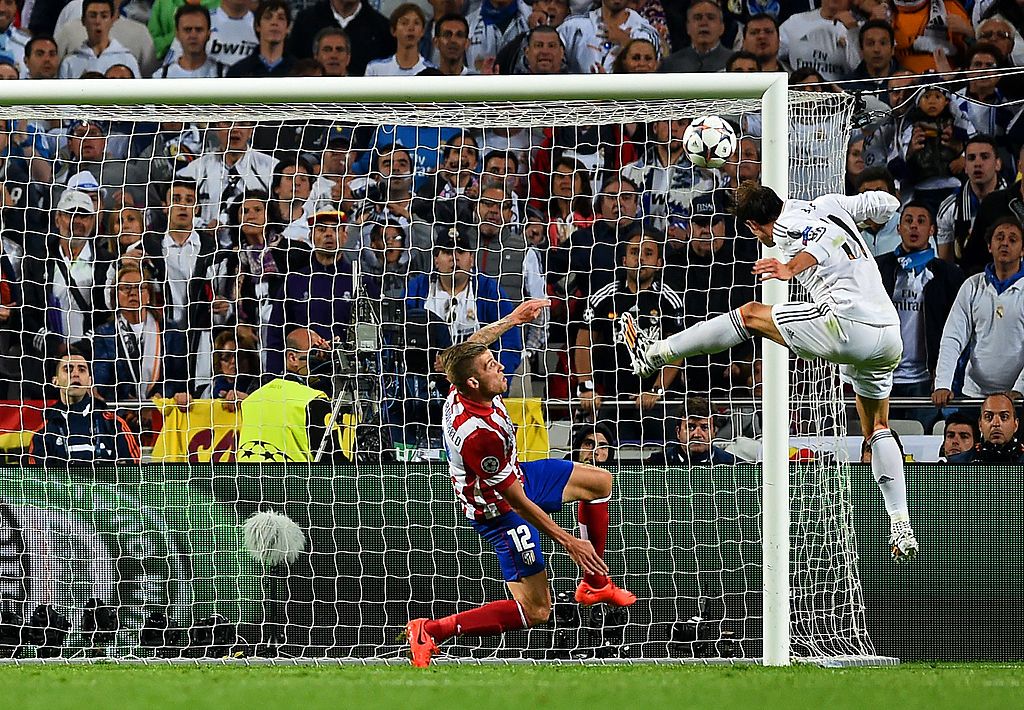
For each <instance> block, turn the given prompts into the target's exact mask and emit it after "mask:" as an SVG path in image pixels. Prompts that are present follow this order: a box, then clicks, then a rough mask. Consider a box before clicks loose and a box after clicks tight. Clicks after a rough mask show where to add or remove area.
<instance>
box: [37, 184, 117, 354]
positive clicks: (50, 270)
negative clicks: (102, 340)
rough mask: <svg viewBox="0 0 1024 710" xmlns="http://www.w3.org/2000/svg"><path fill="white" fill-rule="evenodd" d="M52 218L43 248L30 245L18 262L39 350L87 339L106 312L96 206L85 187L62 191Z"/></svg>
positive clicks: (54, 348) (48, 350)
mask: <svg viewBox="0 0 1024 710" xmlns="http://www.w3.org/2000/svg"><path fill="white" fill-rule="evenodd" d="M53 221H54V225H55V226H56V229H57V232H56V234H51V235H49V236H48V237H47V239H46V241H45V245H46V246H45V250H41V249H39V248H37V247H35V246H33V247H28V248H27V252H26V254H25V258H24V261H23V266H22V269H23V273H24V277H25V282H24V291H25V309H24V310H25V314H24V317H25V327H26V329H28V330H29V332H31V333H35V342H34V345H35V349H36V350H37V351H38V352H39V353H40V354H43V355H45V354H46V353H47V352H56V347H57V346H58V344H63V345H64V346H65V347H67V346H69V345H72V344H75V343H77V342H78V341H80V340H82V339H86V338H88V337H89V336H90V335H91V333H92V331H93V328H94V327H96V326H98V325H100V324H101V323H102V322H103V320H104V318H105V316H106V315H107V314H106V307H105V306H104V298H103V286H104V276H105V275H106V265H105V264H103V263H102V262H101V261H99V260H98V259H97V254H96V248H97V245H96V243H95V237H96V205H95V204H94V203H93V201H92V199H91V198H90V197H89V196H88V195H86V194H85V193H84V192H79V191H78V190H65V191H64V194H62V195H61V197H60V201H59V202H58V203H57V208H56V215H54V219H53ZM47 346H48V347H47Z"/></svg>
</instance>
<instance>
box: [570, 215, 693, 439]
mask: <svg viewBox="0 0 1024 710" xmlns="http://www.w3.org/2000/svg"><path fill="white" fill-rule="evenodd" d="M661 241H662V240H661V235H660V234H658V233H656V232H654V231H653V230H651V229H649V228H648V229H647V230H644V231H640V232H638V233H636V234H634V235H633V236H632V237H631V238H629V239H627V240H624V241H623V247H622V248H620V249H617V250H616V251H617V253H618V254H619V255H621V260H620V262H619V264H620V266H621V267H622V268H620V269H618V270H617V273H616V278H615V280H614V281H613V282H611V283H609V284H607V285H606V286H604V287H603V288H598V289H595V290H594V292H593V294H592V295H591V296H590V298H589V299H588V300H587V308H586V311H585V313H584V315H583V321H584V322H583V325H582V326H581V327H580V328H579V330H578V331H577V334H576V340H575V347H574V348H573V360H574V364H575V367H574V368H573V371H574V372H575V374H576V377H577V378H578V382H579V385H578V387H577V392H576V394H577V396H578V397H579V398H580V407H581V408H582V409H583V411H584V413H586V414H596V419H595V421H607V422H611V426H612V427H613V428H615V429H616V431H618V432H619V437H620V440H621V439H640V438H647V439H656V440H660V439H661V438H663V436H664V434H665V431H664V420H665V415H664V407H665V405H664V398H665V391H666V390H667V389H668V388H669V387H671V386H672V384H673V383H674V382H675V379H676V376H677V375H678V373H679V370H678V368H676V367H671V366H670V367H665V368H663V369H662V370H660V371H659V372H657V373H656V374H655V375H653V376H651V377H649V378H644V379H641V378H639V377H637V376H636V375H635V374H633V370H632V367H631V365H630V359H629V353H628V352H627V350H626V346H625V345H624V344H623V343H622V342H621V341H620V339H619V338H617V337H615V321H616V320H617V319H618V315H619V314H620V313H624V312H626V311H630V312H632V313H634V314H635V317H636V318H637V321H638V323H639V326H640V327H642V328H644V329H645V330H647V332H648V333H650V334H651V335H652V336H653V337H656V338H660V337H667V336H668V335H670V334H672V333H675V332H676V331H678V330H680V329H681V328H682V306H683V302H682V299H681V298H680V296H679V294H677V293H676V292H675V291H674V290H672V289H671V288H670V287H668V286H666V285H664V283H663V282H662V281H661V270H662V266H663V264H662V260H661ZM602 397H608V398H610V399H612V400H614V403H613V404H609V405H605V406H604V407H602ZM627 401H628V402H630V404H626V402H627Z"/></svg>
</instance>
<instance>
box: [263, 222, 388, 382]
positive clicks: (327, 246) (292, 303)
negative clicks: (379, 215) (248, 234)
mask: <svg viewBox="0 0 1024 710" xmlns="http://www.w3.org/2000/svg"><path fill="white" fill-rule="evenodd" d="M345 221H346V215H345V214H344V213H343V212H339V211H337V210H335V209H333V208H331V207H327V208H322V209H319V210H317V211H316V212H315V213H314V214H313V215H311V216H310V217H309V225H310V227H311V228H312V238H313V251H312V252H311V253H310V259H309V265H308V267H307V268H306V269H303V270H301V271H294V272H292V273H290V274H288V277H287V278H286V279H285V282H284V289H283V291H282V293H281V298H279V299H277V300H275V302H274V310H273V313H272V314H271V320H270V328H269V330H268V334H267V343H266V357H267V362H266V366H267V369H268V371H270V372H275V373H277V372H284V365H285V362H284V344H285V343H284V336H285V333H287V332H291V331H292V330H293V329H294V328H309V329H310V330H312V331H314V332H316V333H317V334H319V336H320V337H321V338H323V339H324V340H328V341H334V340H337V341H338V342H344V341H345V340H346V337H347V335H348V326H349V323H350V321H351V319H352V303H353V301H354V299H355V295H356V294H355V288H354V287H353V283H352V265H351V263H350V262H349V261H348V259H346V258H345V252H344V246H345ZM363 286H364V287H367V291H368V293H370V295H372V296H376V295H377V292H378V291H379V288H378V287H377V285H376V284H374V283H373V282H372V280H370V279H365V280H363Z"/></svg>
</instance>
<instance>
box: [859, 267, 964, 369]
mask: <svg viewBox="0 0 1024 710" xmlns="http://www.w3.org/2000/svg"><path fill="white" fill-rule="evenodd" d="M875 263H877V264H878V271H879V272H880V273H881V274H882V285H884V286H885V292H886V293H888V294H889V298H892V297H893V293H894V292H895V291H896V277H897V274H898V273H899V263H898V262H897V260H896V255H895V254H893V253H889V254H882V255H881V256H877V257H875ZM925 268H926V269H928V270H929V271H930V272H932V279H931V280H930V281H929V282H928V283H926V284H925V285H924V310H923V311H922V313H921V316H922V317H923V318H924V349H925V357H926V358H927V362H928V371H929V372H931V373H933V374H934V373H935V366H936V365H937V364H938V361H939V343H940V342H941V341H942V329H943V328H944V327H945V326H946V319H947V318H948V317H949V311H950V309H951V308H953V302H954V301H956V294H957V292H958V291H959V290H960V286H961V285H962V284H963V282H964V272H963V271H961V270H960V267H958V266H957V265H956V264H950V263H949V262H948V261H943V260H942V259H939V258H938V257H935V258H934V259H932V260H931V261H929V262H928V263H927V264H925Z"/></svg>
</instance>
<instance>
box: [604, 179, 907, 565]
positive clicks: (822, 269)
mask: <svg viewBox="0 0 1024 710" xmlns="http://www.w3.org/2000/svg"><path fill="white" fill-rule="evenodd" d="M899 206H900V202H899V200H898V199H897V198H895V197H893V196H892V195H890V194H888V193H886V192H881V191H869V192H865V193H862V194H860V195H855V196H851V197H848V196H845V195H836V194H829V195H822V196H821V197H819V198H817V199H815V200H812V201H810V202H808V201H804V200H792V199H791V200H785V201H783V200H782V199H781V198H780V197H779V196H778V195H777V194H775V192H774V191H773V190H772V189H771V188H768V187H763V186H761V185H759V184H757V183H754V182H745V183H743V184H742V185H740V186H739V188H738V190H737V192H736V203H735V206H734V208H733V212H734V213H735V214H736V218H737V221H739V222H742V223H743V224H745V225H746V226H747V228H748V229H750V231H751V232H753V234H754V236H756V237H757V238H758V240H760V241H761V243H762V244H765V245H766V246H778V247H779V249H780V250H781V251H782V254H783V255H784V257H785V258H786V261H784V262H783V261H779V260H777V259H774V258H769V259H760V260H758V261H757V262H756V263H755V264H754V273H755V274H758V275H760V277H761V279H762V280H766V279H781V280H783V281H788V280H789V279H796V280H797V282H799V283H800V284H801V285H802V286H803V287H804V288H805V289H806V290H807V292H808V294H810V297H811V301H810V302H809V303H798V302H787V303H780V304H777V305H774V306H768V305H765V304H763V303H758V302H756V301H752V302H750V303H747V304H745V305H743V306H740V307H739V308H737V309H735V310H733V311H730V312H729V313H726V314H723V315H720V316H717V317H715V318H712V319H710V320H707V321H704V322H702V323H698V324H696V325H694V326H692V327H690V328H687V329H685V330H683V331H681V332H679V333H676V334H675V335H672V336H670V337H668V338H665V339H663V340H653V339H651V338H650V337H649V336H648V335H647V334H646V333H644V332H643V331H642V330H640V329H638V328H637V326H636V322H635V320H634V319H633V317H632V316H631V315H630V314H628V313H626V314H623V315H622V316H621V319H620V320H621V334H622V337H623V339H624V340H625V342H626V344H627V346H628V347H629V349H630V353H631V355H632V356H633V369H634V371H635V372H636V373H637V374H639V375H648V374H650V373H653V372H655V371H657V370H658V368H660V367H662V366H664V365H668V364H671V363H678V362H681V361H682V360H684V359H686V358H688V357H693V356H696V355H710V354H713V353H717V352H721V351H723V350H726V349H728V348H731V347H734V346H736V345H739V344H740V343H742V342H744V341H746V340H749V339H751V338H753V337H755V336H760V337H762V338H768V339H770V340H774V341H775V342H776V343H779V344H781V345H785V346H786V347H787V348H789V349H790V350H792V351H793V352H794V353H796V355H797V356H799V357H802V358H806V359H813V358H822V359H824V360H827V361H829V362H832V363H835V364H837V365H839V366H840V371H841V373H842V375H843V378H844V379H845V380H847V381H849V382H851V383H852V385H853V391H854V393H855V394H856V396H857V413H858V414H859V415H860V421H861V429H862V431H863V433H864V439H865V440H866V441H867V442H868V444H869V445H870V446H871V452H872V457H871V472H872V474H873V475H874V478H875V481H876V482H877V483H878V487H879V489H880V490H881V492H882V497H883V499H884V500H885V509H886V512H888V513H889V517H890V520H891V537H890V539H889V542H890V545H891V547H892V556H893V559H894V560H895V561H896V562H904V561H906V560H909V559H911V558H913V557H914V556H915V555H916V554H917V551H918V543H917V539H916V538H915V537H914V531H913V529H912V528H911V526H910V514H909V510H908V508H907V486H906V479H905V477H904V472H903V454H902V453H901V452H900V449H899V446H898V445H897V443H896V440H895V439H893V436H892V432H891V431H890V430H889V394H890V392H891V390H892V373H893V370H895V369H896V366H897V365H898V364H899V362H900V359H901V357H902V355H903V341H902V339H901V336H900V320H899V316H898V315H897V313H896V308H895V307H894V306H893V304H892V301H891V300H890V299H889V297H888V295H887V294H886V291H885V289H884V288H883V286H882V278H881V275H880V274H879V272H878V267H877V266H876V265H875V260H874V258H873V257H872V255H871V252H870V250H869V249H868V247H867V245H865V244H864V241H863V239H862V238H861V236H860V230H859V229H858V227H857V223H858V222H861V221H864V220H867V219H870V220H871V221H873V222H877V223H879V224H882V223H885V222H886V221H887V220H888V219H889V217H890V216H891V215H892V214H893V213H894V212H895V211H896V210H897V209H899Z"/></svg>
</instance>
